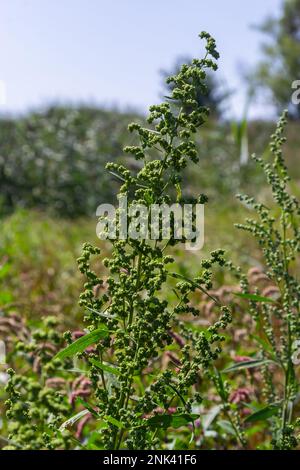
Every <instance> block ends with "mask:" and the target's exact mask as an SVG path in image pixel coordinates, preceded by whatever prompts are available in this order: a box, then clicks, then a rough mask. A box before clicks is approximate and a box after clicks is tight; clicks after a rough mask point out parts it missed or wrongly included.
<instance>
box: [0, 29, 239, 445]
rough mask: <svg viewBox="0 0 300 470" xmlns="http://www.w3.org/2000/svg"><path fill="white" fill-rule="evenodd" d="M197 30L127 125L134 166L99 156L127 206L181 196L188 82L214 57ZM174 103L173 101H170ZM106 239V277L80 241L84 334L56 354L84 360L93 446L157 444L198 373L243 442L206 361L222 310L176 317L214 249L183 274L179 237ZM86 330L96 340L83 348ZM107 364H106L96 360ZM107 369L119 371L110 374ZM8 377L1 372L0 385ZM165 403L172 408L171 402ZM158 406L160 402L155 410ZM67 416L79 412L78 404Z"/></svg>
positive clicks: (227, 317)
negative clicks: (201, 51)
mask: <svg viewBox="0 0 300 470" xmlns="http://www.w3.org/2000/svg"><path fill="white" fill-rule="evenodd" d="M201 37H202V38H205V39H206V56H205V58H204V59H202V60H198V59H194V60H193V61H192V64H191V65H183V66H182V67H181V69H180V71H179V73H178V75H176V76H173V77H170V78H169V79H168V82H169V83H173V84H174V87H173V90H172V95H171V97H170V99H169V101H168V102H165V103H163V104H161V105H156V106H152V107H151V108H150V114H149V118H148V121H149V123H150V124H154V129H153V128H144V127H142V126H141V125H140V124H137V123H134V124H131V125H130V126H129V130H130V131H131V132H133V131H134V132H137V134H138V136H139V140H140V145H139V146H130V147H126V148H125V152H126V153H131V154H133V155H134V157H135V159H136V160H141V161H142V164H143V165H142V167H141V169H140V171H139V172H138V173H136V174H133V173H132V172H131V171H129V170H128V169H127V168H125V167H123V166H121V165H116V164H114V163H110V164H108V165H107V166H108V169H109V170H111V171H112V172H114V173H115V174H117V175H119V176H120V179H121V180H122V182H123V184H122V186H121V189H120V193H121V194H126V195H127V196H128V199H129V206H132V205H133V204H135V203H137V202H138V203H142V204H145V205H146V206H150V204H153V203H156V204H161V203H171V202H172V200H174V199H173V198H174V197H176V198H178V195H180V196H179V197H180V202H182V203H184V202H185V198H184V196H183V193H184V189H183V188H182V187H181V173H182V170H183V169H184V168H185V167H186V166H187V165H188V163H189V161H190V160H191V161H193V162H197V161H198V156H197V150H196V146H195V142H194V140H193V135H194V134H195V132H196V131H197V129H198V128H199V127H200V126H202V124H203V123H204V122H205V119H206V117H207V115H208V110H207V108H205V107H202V106H199V103H198V101H197V99H196V91H197V87H196V86H198V85H199V82H204V81H205V78H206V71H205V70H206V69H213V70H215V69H216V68H217V65H216V63H215V62H214V60H213V58H217V57H218V53H217V51H216V45H215V41H214V40H213V39H212V38H211V37H210V36H209V35H208V34H207V33H202V34H201ZM173 102H176V106H173ZM178 102H180V103H181V104H182V105H181V107H180V108H179V109H178V107H177V104H178ZM152 149H156V150H157V151H158V152H159V155H160V158H159V159H153V157H152V156H151V151H152ZM174 189H175V191H174ZM176 195H177V196H176ZM188 201H189V202H190V198H189V199H188ZM197 201H199V202H201V203H205V202H206V197H205V196H204V195H199V196H198V198H195V199H194V202H197ZM117 223H118V219H117ZM111 243H112V255H111V257H109V258H104V259H103V260H102V261H103V264H104V266H105V268H106V269H107V271H108V277H106V278H105V279H101V278H100V277H98V275H97V274H96V273H95V272H94V271H93V270H92V269H91V267H90V259H91V257H92V256H96V257H98V256H99V249H98V248H94V247H93V246H92V245H90V244H88V243H86V244H85V246H84V250H83V254H82V256H81V257H80V258H79V260H78V261H79V269H80V271H81V272H82V273H83V274H84V275H85V276H86V279H87V282H86V284H85V291H84V292H83V294H82V295H81V296H80V304H81V306H82V307H84V308H85V309H86V312H87V313H86V317H85V321H86V322H87V325H88V329H89V330H90V331H91V333H90V334H89V335H86V336H83V337H82V338H80V340H77V341H75V342H72V338H71V335H70V334H69V333H67V334H66V335H65V338H66V340H67V341H68V343H69V346H68V347H67V348H66V349H64V350H63V351H62V352H60V353H59V354H58V355H57V356H56V358H61V359H63V357H66V356H69V355H70V353H72V355H73V353H75V352H76V351H77V354H76V355H77V356H78V359H80V358H81V360H82V361H83V364H84V365H82V366H81V371H82V373H84V374H87V375H88V380H89V381H90V385H91V389H90V390H89V403H88V404H87V407H88V409H89V408H91V409H93V410H94V413H96V415H97V418H98V419H97V421H99V422H100V423H101V426H102V428H101V429H99V435H98V439H97V447H98V448H106V449H119V448H128V449H149V448H157V447H159V446H160V444H161V440H162V435H161V431H160V430H161V429H162V428H163V429H168V430H169V429H170V431H171V432H170V437H169V439H171V436H172V428H173V431H174V429H176V428H177V427H182V426H186V425H187V424H188V423H191V422H193V421H194V420H195V419H196V417H197V416H199V414H197V415H196V416H195V413H193V408H195V407H196V409H197V406H198V407H199V406H200V405H201V402H202V401H203V397H202V396H201V394H200V388H201V387H199V377H201V381H202V382H203V393H204V394H205V392H206V387H207V384H208V383H210V384H211V386H213V387H215V391H216V393H218V394H219V395H220V399H221V400H222V402H223V404H222V406H221V408H220V412H221V414H222V415H223V416H224V417H226V418H227V419H229V421H230V423H231V426H232V429H233V430H234V433H235V437H236V439H237V441H238V442H240V443H241V444H243V443H244V437H243V435H242V433H241V431H240V424H239V417H238V415H237V414H236V413H235V410H234V407H233V408H232V407H231V405H230V403H229V402H228V397H229V392H228V387H227V385H226V384H224V383H223V381H222V378H221V376H220V374H218V373H217V371H216V369H215V367H214V364H215V362H216V361H217V360H218V358H219V356H220V353H221V351H222V343H223V342H224V340H225V337H224V335H223V333H222V330H224V329H226V328H227V326H228V325H229V324H230V322H231V314H230V311H229V309H228V308H227V307H226V306H224V305H222V304H221V303H220V302H219V301H218V300H217V299H215V304H216V309H217V310H218V318H217V319H216V321H215V322H212V324H211V325H210V326H209V327H207V328H204V329H203V328H201V329H200V330H199V329H196V330H195V331H192V330H190V329H189V328H188V326H187V321H181V320H180V318H181V317H184V316H188V317H191V316H192V317H197V316H198V315H199V314H200V312H199V309H197V308H196V307H194V306H192V305H191V298H192V296H193V295H194V293H195V292H197V291H200V292H201V293H202V294H203V295H207V296H209V293H208V290H209V289H211V288H212V274H213V272H212V269H213V266H218V265H219V266H224V264H225V260H224V256H223V255H224V252H223V250H216V251H214V252H212V253H211V256H210V258H209V259H206V260H203V261H202V264H201V266H200V267H199V269H198V275H197V276H196V277H195V278H194V279H188V278H186V277H182V276H180V274H177V273H173V272H172V271H173V270H172V271H171V270H170V269H169V268H168V265H170V264H172V263H173V262H174V260H173V258H172V257H171V256H170V255H168V254H167V252H166V250H167V248H168V246H170V245H176V244H177V243H179V240H176V239H175V238H174V237H171V239H170V240H169V242H168V243H167V244H166V242H165V241H163V240H161V241H158V242H156V243H153V242H151V241H150V242H146V241H145V240H133V239H130V238H128V239H126V240H111ZM174 277H175V278H177V281H176V283H175V284H174V283H173V284H174V287H173V292H174V295H173V296H172V299H171V300H168V299H167V298H166V296H165V295H164V290H163V289H165V286H166V285H167V283H171V282H172V279H173V278H174ZM103 324H106V327H107V330H106V331H105V333H106V334H105V335H103V336H104V337H103V338H102V339H100V338H99V337H98V336H97V335H98V332H99V331H100V330H99V328H100V329H101V332H103V327H102V325H103ZM107 331H109V335H107ZM92 336H93V338H92V340H90V339H91V337H92ZM95 336H97V337H98V341H97V344H96V346H95V347H94V348H93V349H92V350H90V351H88V350H87V349H85V351H83V348H84V347H87V346H90V345H91V343H92V342H94V340H95ZM99 339H100V341H99ZM87 340H88V341H87ZM168 351H170V352H171V351H172V354H174V355H175V356H174V357H176V360H175V365H174V364H173V365H170V367H168V368H167V369H165V370H161V367H160V363H159V361H160V358H161V357H162V356H163V355H164V354H165V353H167V352H168ZM106 364H107V365H108V367H109V368H108V367H103V366H102V365H106ZM176 364H177V365H176ZM75 370H76V368H75ZM115 370H118V372H119V373H118V374H114V373H112V371H115ZM13 386H14V384H12V382H11V381H10V383H9V386H8V391H10V390H11V388H12V387H13ZM12 393H13V389H12ZM81 403H82V402H81ZM171 406H172V407H173V408H175V410H176V411H175V413H173V412H171V411H170V410H171ZM158 409H161V410H162V411H161V412H160V413H159V414H160V416H159V417H156V415H157V410H158ZM231 412H232V413H231ZM170 414H171V415H172V416H169V415H170ZM74 416H77V417H78V415H77V413H76V414H75V415H74ZM77 417H76V419H77ZM15 419H17V417H15ZM74 419H75V418H74ZM162 425H163V426H162ZM96 429H97V426H96ZM16 432H17V433H18V430H17V431H16ZM38 445H39V446H40V445H41V444H40V443H39V444H38ZM51 445H54V444H51ZM61 445H63V444H61Z"/></svg>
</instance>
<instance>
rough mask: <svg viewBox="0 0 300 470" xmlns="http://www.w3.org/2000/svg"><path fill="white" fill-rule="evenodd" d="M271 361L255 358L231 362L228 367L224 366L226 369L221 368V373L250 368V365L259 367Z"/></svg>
mask: <svg viewBox="0 0 300 470" xmlns="http://www.w3.org/2000/svg"><path fill="white" fill-rule="evenodd" d="M270 362H274V361H271V360H270V359H255V360H253V361H245V362H238V363H236V364H233V365H232V366H230V367H226V369H224V370H222V372H223V373H225V374H227V373H228V372H235V371H236V370H243V369H251V368H252V367H260V366H263V365H265V364H269V363H270Z"/></svg>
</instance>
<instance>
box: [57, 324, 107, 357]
mask: <svg viewBox="0 0 300 470" xmlns="http://www.w3.org/2000/svg"><path fill="white" fill-rule="evenodd" d="M108 334H109V332H108V329H107V327H106V326H102V327H101V328H98V329H97V330H94V331H92V332H91V333H88V334H87V335H84V336H81V338H78V339H77V340H76V341H74V343H72V344H70V345H69V346H67V347H66V348H65V349H62V350H61V351H59V353H57V354H56V356H55V357H54V359H65V358H66V357H72V356H75V354H77V353H79V352H82V351H84V350H85V349H86V348H87V347H88V346H90V345H91V344H94V343H96V342H97V341H99V339H102V338H106V337H107V336H108Z"/></svg>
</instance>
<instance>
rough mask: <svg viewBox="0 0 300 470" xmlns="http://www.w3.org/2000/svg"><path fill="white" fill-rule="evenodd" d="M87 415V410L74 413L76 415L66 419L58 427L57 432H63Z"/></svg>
mask: <svg viewBox="0 0 300 470" xmlns="http://www.w3.org/2000/svg"><path fill="white" fill-rule="evenodd" d="M88 413H89V410H81V411H79V413H76V415H74V416H72V417H71V418H69V419H67V421H65V422H64V423H62V425H61V426H60V428H59V430H60V431H63V430H64V429H66V428H67V427H69V426H73V424H75V423H76V422H77V421H79V420H80V419H81V418H83V417H84V416H85V415H87V414H88Z"/></svg>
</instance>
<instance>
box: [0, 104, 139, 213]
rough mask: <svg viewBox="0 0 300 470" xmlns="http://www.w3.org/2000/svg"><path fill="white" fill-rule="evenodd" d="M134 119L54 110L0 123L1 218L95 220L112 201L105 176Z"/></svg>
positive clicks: (110, 186)
mask: <svg viewBox="0 0 300 470" xmlns="http://www.w3.org/2000/svg"><path fill="white" fill-rule="evenodd" d="M131 118H132V116H131V115H130V114H128V115H127V114H123V115H122V114H121V113H118V112H114V111H101V110H97V109H90V108H79V109H72V108H59V107H53V108H50V109H49V110H47V111H45V112H44V113H32V114H30V115H29V116H26V117H24V118H19V119H16V120H1V121H0V155H1V156H0V184H1V197H0V206H2V211H1V212H7V211H10V210H12V209H14V208H15V207H16V206H19V207H20V206H21V207H27V208H29V207H35V208H39V209H46V210H48V211H50V212H51V211H52V213H56V214H60V215H63V216H65V217H74V216H80V215H90V214H94V213H95V211H96V208H97V206H98V205H99V204H101V203H102V202H106V201H112V199H113V197H114V194H115V189H116V188H114V186H113V184H112V182H111V181H110V180H109V178H108V175H107V173H106V172H105V163H106V161H107V160H108V158H109V159H113V160H115V159H118V157H119V156H120V155H121V152H122V147H123V144H124V138H125V132H126V128H127V125H128V122H129V121H130V119H131Z"/></svg>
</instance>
